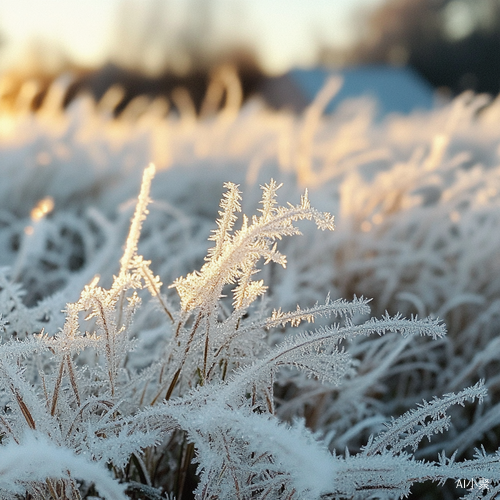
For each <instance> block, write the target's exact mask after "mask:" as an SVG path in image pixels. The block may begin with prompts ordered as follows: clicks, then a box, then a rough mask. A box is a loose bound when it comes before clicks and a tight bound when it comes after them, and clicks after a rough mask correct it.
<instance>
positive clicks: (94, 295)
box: [0, 82, 500, 500]
mask: <svg viewBox="0 0 500 500" xmlns="http://www.w3.org/2000/svg"><path fill="white" fill-rule="evenodd" d="M60 84H61V82H59V83H58V84H57V85H54V86H53V88H52V89H51V91H50V93H49V96H48V98H47V99H46V104H45V105H44V107H42V109H41V111H40V112H39V113H38V114H36V115H32V114H30V113H28V112H23V106H22V104H23V103H22V102H20V103H18V104H19V105H18V108H19V109H18V111H17V113H16V114H14V115H11V114H8V113H7V112H4V113H3V114H2V115H1V116H0V154H1V162H0V171H1V175H2V183H0V250H1V251H0V264H1V265H2V266H3V267H2V268H0V314H1V315H2V316H1V318H2V319H1V322H2V323H1V328H2V331H3V333H2V343H1V345H0V353H1V354H0V374H1V384H2V390H1V392H0V397H1V398H2V412H1V415H0V429H1V436H2V447H1V448H0V451H1V454H0V488H1V491H2V498H23V497H24V498H52V499H59V498H71V499H73V498H92V497H94V498H95V497H96V496H97V495H99V496H100V497H102V498H126V497H127V496H128V497H129V498H164V497H165V496H164V495H165V494H167V493H168V494H170V495H174V496H177V498H178V499H179V500H180V498H190V497H191V498H192V495H191V492H192V491H193V492H195V493H194V495H195V496H196V498H204V499H208V498H213V499H215V498H220V499H225V498H231V499H232V498H280V499H281V498H319V497H324V498H353V497H360V498H372V497H377V498H378V497H383V498H397V497H399V496H401V495H404V494H406V493H408V491H409V488H410V486H411V485H412V484H414V483H422V482H424V481H427V480H432V481H434V482H436V483H437V484H438V485H440V486H442V485H446V487H447V488H448V489H449V490H450V491H452V490H453V486H454V485H455V484H458V486H459V487H458V488H456V489H455V490H456V491H458V492H459V493H464V494H465V493H466V491H465V490H461V489H460V486H464V485H466V484H469V485H470V484H475V486H476V487H475V488H472V489H471V491H470V492H469V493H468V498H476V497H482V496H481V495H482V494H483V493H484V492H486V495H487V496H486V497H487V498H494V497H495V496H496V495H497V493H498V489H499V488H500V487H499V486H498V484H499V482H500V468H499V460H500V456H499V454H498V453H496V452H495V450H496V449H497V448H498V447H499V445H500V443H499V442H498V439H497V437H496V434H495V428H496V426H497V425H498V423H499V420H500V419H499V417H498V414H499V411H498V405H497V404H496V403H495V397H496V393H497V392H498V384H499V382H498V376H497V375H496V374H497V371H498V370H497V368H498V357H499V354H500V344H499V342H498V338H497V336H496V333H497V328H498V324H499V323H500V322H499V314H498V311H499V310H498V300H499V297H498V287H497V285H496V270H497V267H498V263H499V262H500V259H499V255H498V250H497V248H498V245H497V241H496V238H495V237H494V234H495V230H496V228H497V227H498V224H497V218H498V213H499V211H498V207H497V204H498V196H497V189H498V188H500V186H499V185H498V179H497V178H498V176H499V175H500V167H499V166H498V151H497V144H498V139H499V137H498V132H497V130H496V128H495V127H494V125H495V124H498V121H499V104H498V103H495V102H494V103H493V104H490V105H489V107H487V108H486V109H482V108H483V107H484V106H485V100H484V98H483V97H481V96H479V97H476V96H471V95H464V96H462V97H460V98H459V99H457V100H456V101H454V102H453V103H451V104H450V105H449V106H447V107H444V108H442V109H437V110H435V111H433V112H431V113H426V114H421V115H418V114H414V115H412V116H410V117H406V118H405V117H392V118H390V119H387V120H386V121H385V122H384V123H382V124H377V125H375V124H373V122H372V121H371V114H370V113H371V112H370V107H369V106H368V105H367V104H366V103H346V104H345V105H344V107H343V108H342V109H340V110H339V111H338V112H337V113H336V114H335V115H333V116H332V117H330V118H324V117H322V116H321V107H322V106H323V105H324V104H325V103H326V102H327V100H328V98H329V95H331V93H332V92H333V91H335V88H338V82H337V83H336V82H333V83H331V84H330V85H329V86H327V87H326V89H325V90H324V91H323V93H322V94H321V95H320V96H318V101H317V103H316V104H314V105H313V106H312V107H311V109H310V110H309V111H308V112H307V113H306V114H305V116H304V117H298V118H297V117H294V116H292V115H289V114H286V113H284V112H281V113H276V112H270V111H268V110H265V109H263V108H262V107H261V106H260V105H259V104H258V103H256V102H254V103H250V104H248V105H247V106H246V107H244V108H243V109H241V110H239V111H238V110H235V109H225V110H223V111H222V112H221V113H220V114H219V115H217V116H214V117H212V118H208V119H205V120H202V121H198V120H196V119H194V118H193V117H192V116H190V115H187V114H186V115H182V114H181V116H179V117H176V116H173V115H168V116H163V115H162V114H161V112H160V111H161V109H164V108H161V107H160V106H159V105H158V103H153V104H151V105H150V107H149V108H148V107H143V108H142V109H139V105H138V103H135V104H134V107H133V110H132V111H133V113H132V111H130V112H129V113H125V114H124V116H122V117H121V118H120V119H118V120H116V119H113V118H112V117H111V116H110V115H109V113H108V115H107V114H106V109H105V102H104V103H99V104H98V105H95V104H94V103H93V101H92V100H91V99H90V98H86V97H80V98H78V99H77V100H76V101H75V102H74V103H72V105H71V106H70V107H69V109H67V110H66V111H65V112H64V113H63V112H61V111H60V109H59V107H58V105H59V103H60V98H61V96H62V95H63V92H62V90H61V88H60ZM111 97H112V96H111ZM111 97H110V96H108V97H107V98H106V99H108V100H112V99H111ZM20 99H21V97H20ZM141 102H142V103H143V104H144V102H145V101H141ZM159 110H160V111H159ZM132 115H133V116H132ZM497 128H498V127H497ZM150 159H154V160H155V161H156V162H157V163H158V166H159V169H158V170H159V171H158V172H157V174H156V177H155V180H154V182H152V178H153V174H154V168H153V167H152V166H151V167H149V168H148V169H146V172H145V174H144V179H143V182H142V189H141V194H140V196H139V199H138V202H137V205H136V209H135V214H134V216H133V218H132V223H131V225H130V229H129V233H128V234H129V235H128V237H127V236H126V234H127V228H128V227H129V220H130V217H131V210H132V209H133V207H134V205H135V203H134V202H133V201H130V200H132V199H133V197H134V192H135V190H136V189H137V185H139V184H140V171H141V169H140V168H139V167H140V166H141V164H142V165H143V164H145V163H147V162H148V161H149V160H150ZM270 177H274V178H276V179H278V180H279V181H280V182H283V187H282V188H281V191H284V193H283V195H284V197H286V198H287V199H293V198H297V197H298V192H299V191H300V190H303V188H304V187H306V185H307V186H309V187H310V188H311V193H312V197H313V198H314V200H315V204H316V205H317V206H320V207H321V208H322V209H323V210H325V211H328V212H332V213H335V214H336V230H335V233H333V234H331V233H330V232H329V231H325V232H317V231H312V230H311V228H310V226H312V224H310V225H309V226H308V225H307V224H305V223H304V226H303V227H302V224H303V223H300V222H299V224H301V226H300V227H301V231H302V232H303V233H304V235H305V237H302V238H291V239H289V240H288V239H287V241H283V242H279V243H280V248H284V249H285V251H286V253H287V255H288V262H287V261H286V260H285V257H284V255H283V254H282V253H281V251H279V250H278V248H277V246H276V243H277V240H280V239H281V238H282V237H283V236H292V235H296V234H298V229H297V228H296V227H295V223H296V222H298V221H300V220H303V219H309V220H314V222H315V223H316V225H317V226H318V227H319V228H320V229H332V228H333V219H332V218H331V216H330V215H329V214H328V213H326V212H319V211H317V210H315V209H313V208H312V207H311V206H310V204H309V200H308V197H307V194H306V195H303V196H302V198H301V201H300V203H299V204H298V205H288V206H285V207H280V206H278V205H277V202H276V195H277V189H278V184H277V183H276V182H275V181H271V182H269V178H270ZM258 182H262V183H264V182H268V184H266V185H265V186H264V188H263V194H262V197H260V196H259V197H257V192H258V190H256V189H255V185H256V183H258ZM224 183H225V184H224ZM237 184H241V185H243V186H244V192H245V200H244V203H245V204H244V205H243V206H242V200H241V197H240V192H239V189H238V186H237ZM223 185H225V189H226V192H225V193H224V194H223V196H222V202H221V204H220V212H219V215H217V209H216V207H217V199H219V198H220V197H221V191H220V189H221V187H222V186H223ZM150 190H151V197H152V199H153V200H154V203H153V204H151V205H150V207H149V210H150V212H151V213H149V215H148V217H147V218H146V214H147V212H148V209H147V205H148V202H149V197H150ZM259 198H261V208H260V209H259V210H260V211H259V212H258V214H257V215H255V216H252V217H245V216H243V218H242V220H241V221H239V222H237V219H238V217H237V213H238V212H240V211H243V212H246V213H248V212H249V211H250V210H253V209H252V208H251V207H252V205H253V206H255V204H256V203H257V202H258V199H259ZM246 204H248V205H246ZM117 207H118V210H117ZM216 218H217V229H215V231H213V233H212V236H211V237H210V240H211V241H213V242H214V245H213V246H212V247H211V248H210V249H209V251H208V254H207V257H206V258H205V261H203V255H204V254H205V252H206V243H205V241H206V238H207V236H208V235H209V234H210V230H211V229H213V220H214V219H216ZM125 241H126V245H125V248H124V249H123V250H122V245H123V243H124V242H125ZM142 255H144V256H145V258H147V259H148V260H145V258H143V257H142ZM262 262H269V263H271V262H274V264H270V265H267V266H264V267H263V268H262V270H261V271H260V272H261V277H262V279H259V280H254V279H253V276H254V274H255V273H256V272H257V271H258V270H259V269H258V265H259V263H262ZM286 262H287V269H286V270H280V269H279V266H276V263H278V264H282V265H284V264H285V263H286ZM193 269H200V270H199V271H198V272H193ZM182 276H184V277H182ZM161 282H167V283H168V282H172V283H173V284H172V286H171V287H163V286H162V283H161ZM231 288H232V290H231ZM356 294H357V296H363V295H364V296H370V297H373V298H374V299H373V301H372V306H373V308H374V314H375V317H378V318H379V319H375V318H372V319H366V315H367V314H368V312H369V308H368V300H365V299H363V298H361V299H359V298H356ZM226 295H227V296H226ZM325 297H326V299H325ZM343 297H346V298H349V299H352V300H351V301H346V300H344V299H343ZM353 297H354V298H353ZM297 304H299V306H297ZM385 309H387V310H389V313H385V312H384V310H385ZM62 310H64V313H62V312H61V311H62ZM284 311H290V312H284ZM398 311H401V312H403V313H404V314H405V315H406V316H407V317H408V318H410V319H403V318H402V316H401V315H400V314H398ZM415 313H418V315H419V317H420V318H426V317H427V316H429V315H430V316H429V317H428V318H427V319H417V317H416V316H413V315H414V314H415ZM331 316H333V317H334V318H335V320H334V322H332V321H331V320H330V319H329V317H331ZM438 316H439V317H442V318H443V319H444V320H445V322H446V324H447V328H448V330H449V332H450V333H449V335H448V336H446V337H445V336H444V333H445V328H444V325H443V324H442V323H441V322H439V321H438V320H437V319H435V318H437V317H438ZM433 318H434V319H433ZM312 320H316V321H317V322H318V323H319V325H318V326H317V327H316V329H314V330H311V329H310V328H308V326H307V323H308V322H310V321H312ZM291 327H298V330H297V331H296V333H293V331H289V329H290V328H291ZM429 336H430V337H433V339H434V340H433V339H428V338H426V337H429ZM479 379H484V380H485V381H484V382H482V381H479V382H478V380H479ZM486 389H488V397H486V394H487V393H486ZM483 399H484V402H483V404H482V405H479V406H478V405H476V404H475V403H474V402H475V401H476V402H477V401H482V400H483ZM426 401H427V402H426ZM466 401H469V402H470V403H468V404H467V405H466V406H464V407H463V408H462V405H464V403H465V402H466ZM471 403H472V404H471ZM457 405H458V406H457ZM447 412H448V413H449V414H450V415H448V414H447ZM391 416H393V417H394V419H393V420H392V421H391V420H390V418H391ZM450 416H453V419H452V420H450ZM388 422H390V423H389V424H387V423H388ZM451 423H453V426H451ZM384 424H387V426H386V427H384ZM444 430H447V432H445V433H443V431H444ZM370 436H373V437H370ZM431 436H434V439H436V438H437V441H435V442H433V443H429V442H428V441H427V439H426V440H424V438H429V439H430V437H431ZM481 442H483V443H484V446H485V448H486V449H487V450H488V451H485V449H483V448H481V450H480V451H476V454H475V455H474V456H473V455H472V454H473V453H474V451H473V450H474V447H475V446H479V444H480V443H481ZM443 449H444V450H445V452H443V453H442V454H439V453H440V452H441V450H443ZM457 449H458V453H457V454H456V455H454V456H452V458H446V455H445V453H446V454H448V455H452V454H453V453H454V451H455V450H457ZM41 457H43V466H42V464H40V460H42V458H41ZM424 459H425V460H426V462H424V461H423V460H424ZM192 460H194V463H195V464H196V466H192V465H191V461H192ZM13 463H15V464H16V466H15V467H13V465H12V464H13ZM447 480H449V481H447ZM480 480H481V481H480ZM457 481H458V483H457ZM474 481H475V483H474ZM478 485H479V486H480V487H478ZM443 487H445V486H443ZM161 489H163V491H164V492H166V493H161ZM9 495H10V496H9ZM162 495H163V496H162ZM190 495H191V496H190Z"/></svg>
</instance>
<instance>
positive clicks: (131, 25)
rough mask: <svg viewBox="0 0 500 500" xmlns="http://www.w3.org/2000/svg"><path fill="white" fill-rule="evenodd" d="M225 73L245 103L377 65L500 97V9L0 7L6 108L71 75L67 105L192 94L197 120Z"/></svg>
mask: <svg viewBox="0 0 500 500" xmlns="http://www.w3.org/2000/svg"><path fill="white" fill-rule="evenodd" d="M227 65H231V67H232V68H234V69H235V70H236V71H237V73H238V75H239V78H240V81H241V84H242V90H243V98H244V99H246V98H247V97H248V96H251V95H252V94H254V93H259V92H262V89H263V88H265V86H266V82H269V81H276V82H278V83H279V84H280V85H281V83H282V82H283V80H280V79H279V78H280V77H281V76H282V75H286V74H287V73H288V72H289V71H290V70H292V69H294V68H306V69H311V68H323V69H325V70H326V71H327V72H329V71H333V70H342V69H343V68H352V67H367V66H372V65H383V66H384V67H396V68H410V69H411V70H412V71H414V72H415V74H418V75H419V77H420V78H422V79H423V80H425V82H426V83H427V84H428V85H430V86H431V87H432V88H433V89H435V90H438V91H439V92H440V93H441V95H443V94H444V95H448V96H450V97H452V96H454V95H457V94H459V93H461V92H463V91H464V90H468V89H470V90H473V91H475V92H487V93H490V94H493V95H496V94H498V92H499V90H500V0H272V1H271V0H86V1H84V2H82V1H80V0H44V2H40V1H39V0H0V71H1V72H2V74H3V75H8V76H9V78H8V79H7V80H5V78H4V80H3V88H2V89H1V94H2V95H3V96H4V97H5V96H8V95H9V93H10V94H12V95H14V94H15V93H16V92H17V91H18V90H19V88H21V84H22V82H23V81H26V80H27V79H36V81H37V82H38V85H39V89H40V95H41V96H42V95H43V89H44V88H47V86H48V85H50V83H51V82H52V81H53V80H54V79H55V78H57V77H58V76H59V75H61V74H62V73H69V74H71V75H72V82H73V83H72V85H71V88H70V89H69V92H68V97H67V100H68V101H69V100H70V99H71V98H72V96H74V95H75V94H77V93H78V92H80V91H81V90H83V89H87V90H89V91H91V92H92V93H93V94H94V96H95V97H96V98H97V99H98V98H100V97H102V95H103V94H104V93H105V91H106V90H107V89H108V88H109V87H110V86H111V85H113V84H116V83H120V85H122V86H123V87H124V89H125V99H124V101H123V103H126V102H127V101H130V99H132V98H133V97H134V96H136V95H138V94H149V95H154V96H156V95H162V94H165V95H167V94H170V93H172V91H173V90H174V89H176V88H179V87H183V88H186V89H187V90H188V91H189V94H190V96H191V98H192V100H193V102H194V104H195V106H196V107H197V108H198V110H199V106H200V103H201V102H202V101H203V95H204V94H205V92H206V89H207V86H208V82H209V81H210V78H211V77H212V76H211V75H213V74H214V71H216V70H217V68H220V67H226V66H227ZM280 82H281V83H280ZM278 88H281V87H278ZM292 93H293V92H292ZM40 100H41V97H40V98H39V100H38V101H40ZM270 100H271V101H272V99H270ZM33 103H34V106H35V107H36V105H37V100H36V99H35V100H34V101H33ZM270 104H271V105H273V102H271V103H270ZM277 104H280V105H281V104H282V103H281V102H279V103H277ZM123 105H124V104H123Z"/></svg>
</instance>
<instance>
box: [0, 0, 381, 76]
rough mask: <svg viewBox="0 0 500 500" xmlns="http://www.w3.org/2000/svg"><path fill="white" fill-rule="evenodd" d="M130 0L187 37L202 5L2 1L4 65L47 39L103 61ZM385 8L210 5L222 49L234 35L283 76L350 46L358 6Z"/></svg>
mask: <svg viewBox="0 0 500 500" xmlns="http://www.w3.org/2000/svg"><path fill="white" fill-rule="evenodd" d="M127 1H128V2H131V1H132V2H133V3H135V4H136V5H139V6H141V5H142V6H145V5H146V6H147V5H151V4H153V3H156V4H163V6H162V8H163V7H164V8H165V9H167V10H168V15H169V19H170V27H171V30H170V31H171V32H172V33H175V32H177V33H182V30H183V26H185V25H184V23H185V22H186V20H187V19H189V17H190V13H189V8H191V9H192V6H193V5H195V4H196V0H194V1H193V0H43V1H41V0H0V34H1V35H3V38H4V40H5V42H6V43H5V44H4V46H3V47H2V49H1V51H0V66H1V65H9V64H11V63H12V61H14V62H15V61H18V60H19V59H20V58H22V57H23V54H24V53H25V51H26V47H27V45H29V44H31V46H33V42H34V46H37V45H40V43H41V42H43V44H44V46H46V45H49V46H57V47H59V48H61V49H62V50H63V51H64V52H65V53H66V54H68V55H69V56H70V57H71V59H73V60H74V61H75V62H77V63H79V64H82V65H96V64H97V65H98V64H101V63H103V62H105V61H106V60H107V59H109V57H110V53H111V52H112V51H113V50H116V34H117V19H118V18H119V12H120V6H122V7H123V3H125V2H127ZM203 1H205V2H207V1H208V0H198V2H197V3H198V5H202V3H203ZM200 2H201V3H200ZM380 3H382V0H212V4H213V7H214V8H213V12H214V19H213V27H214V28H215V30H216V33H217V40H216V43H219V44H220V45H224V44H227V43H228V41H230V40H232V39H234V38H235V37H236V38H239V39H242V40H243V41H247V42H249V43H250V44H252V45H253V46H254V47H255V48H256V50H257V52H258V54H259V56H260V58H261V61H262V63H263V65H264V67H265V68H266V69H267V70H268V71H270V72H280V71H284V70H286V69H287V68H289V67H291V66H296V65H307V64H311V62H312V59H313V58H314V55H315V50H316V47H317V42H318V41H323V42H326V43H335V44H337V45H346V44H348V43H349V41H351V40H352V39H353V37H354V36H355V33H354V32H353V31H352V30H350V27H351V26H352V23H351V22H350V21H351V18H352V16H354V15H355V12H356V11H357V9H364V8H367V7H369V6H374V5H377V4H380ZM167 10H165V12H167ZM139 18H140V15H138V19H139ZM145 26H148V24H147V23H146V24H145ZM147 29H148V28H146V31H147ZM130 40H132V41H133V40H134V38H133V36H130ZM2 63H3V64H2Z"/></svg>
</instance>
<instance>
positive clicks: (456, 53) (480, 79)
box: [319, 0, 500, 95]
mask: <svg viewBox="0 0 500 500" xmlns="http://www.w3.org/2000/svg"><path fill="white" fill-rule="evenodd" d="M356 23H357V31H358V33H360V34H361V35H360V38H359V41H358V42H356V43H355V44H354V46H353V47H351V48H350V49H347V50H346V52H345V53H344V54H342V58H343V63H344V64H374V63H386V64H393V65H409V66H411V67H413V68H414V69H415V70H417V71H418V72H419V73H420V74H421V75H422V76H423V77H425V78H426V79H427V80H428V81H429V82H430V83H431V84H432V85H434V86H435V87H445V88H448V89H450V90H451V92H452V93H453V94H457V93H460V92H462V91H464V90H466V89H471V90H474V91H476V92H488V93H491V94H495V95H496V94H498V93H499V91H500V1H499V0H387V1H386V2H384V3H383V4H382V5H381V6H379V7H378V8H376V9H374V10H371V11H370V12H364V13H358V16H357V19H356ZM332 54H333V52H331V51H329V50H328V49H323V51H322V54H321V55H320V57H319V59H320V61H321V62H323V63H325V62H329V57H330V59H331V58H332ZM336 57H338V53H337V54H336Z"/></svg>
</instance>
